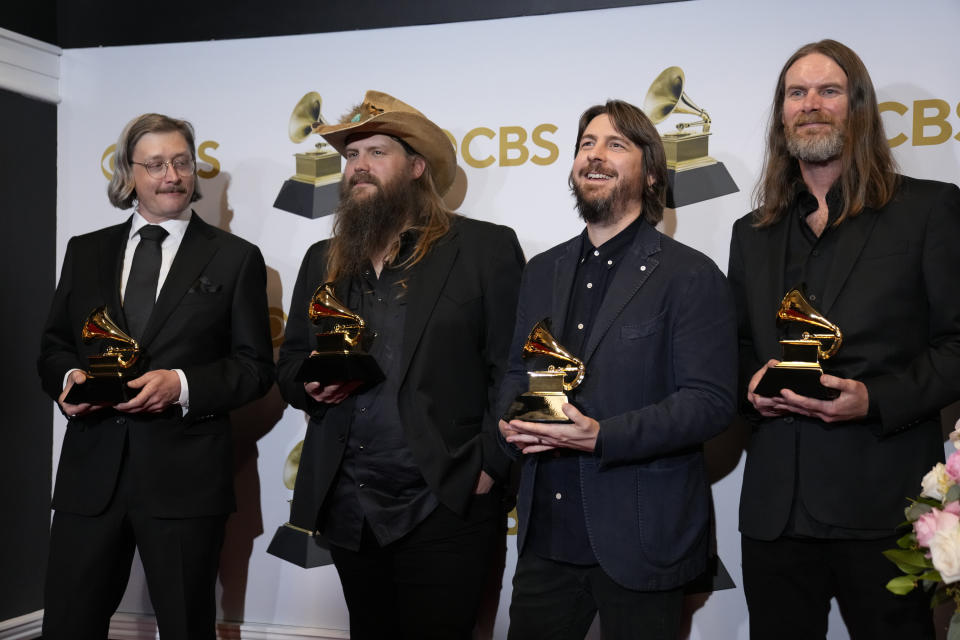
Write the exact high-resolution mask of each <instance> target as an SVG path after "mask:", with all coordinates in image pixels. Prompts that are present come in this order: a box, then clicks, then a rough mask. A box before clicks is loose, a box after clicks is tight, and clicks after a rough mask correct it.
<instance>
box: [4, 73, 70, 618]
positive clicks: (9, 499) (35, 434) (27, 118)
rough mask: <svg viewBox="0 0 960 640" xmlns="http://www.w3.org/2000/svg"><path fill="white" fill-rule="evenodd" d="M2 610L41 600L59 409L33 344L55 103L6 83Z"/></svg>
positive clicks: (52, 166)
mask: <svg viewBox="0 0 960 640" xmlns="http://www.w3.org/2000/svg"><path fill="white" fill-rule="evenodd" d="M0 114H3V117H2V118H0V139H2V140H3V144H0V167H2V170H0V203H2V204H0V211H2V212H3V217H2V220H3V227H2V228H3V230H4V232H3V233H0V301H2V303H0V309H2V313H3V319H2V324H0V327H2V329H0V336H2V337H0V354H2V364H0V400H2V406H3V409H2V411H0V487H2V491H0V567H2V569H0V574H2V576H3V577H2V578H0V620H8V619H10V618H15V617H17V616H21V615H23V614H26V613H30V612H33V611H36V610H38V609H42V608H43V575H44V571H45V568H46V563H47V540H48V532H49V524H50V470H51V451H52V431H53V417H52V408H51V404H50V399H49V398H47V397H46V396H45V395H44V394H43V393H42V392H41V391H40V381H39V379H38V377H37V366H36V361H37V351H38V347H39V342H40V330H41V327H42V326H43V323H44V321H45V320H46V314H47V310H48V307H49V305H50V299H51V297H52V296H53V288H54V284H55V278H56V274H55V270H56V242H57V109H56V106H54V105H52V104H49V103H45V102H40V101H37V100H34V99H31V98H26V97H24V96H21V95H19V94H15V93H10V92H8V91H4V90H0Z"/></svg>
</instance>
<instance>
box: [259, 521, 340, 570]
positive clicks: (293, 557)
mask: <svg viewBox="0 0 960 640" xmlns="http://www.w3.org/2000/svg"><path fill="white" fill-rule="evenodd" d="M267 553H269V554H270V555H272V556H276V557H278V558H280V559H281V560H286V561H287V562H289V563H291V564H295V565H297V566H298V567H303V568H304V569H312V568H314V567H322V566H324V565H328V564H333V558H332V557H331V556H330V550H329V549H327V548H326V547H322V546H320V541H319V539H317V537H316V536H315V535H313V534H312V533H310V532H309V531H307V530H306V529H301V528H300V527H295V526H293V525H292V524H290V523H289V522H287V523H285V524H283V525H281V526H279V527H277V532H276V533H275V534H273V539H272V540H271V541H270V546H268V547H267Z"/></svg>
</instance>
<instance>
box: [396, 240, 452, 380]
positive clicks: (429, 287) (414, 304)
mask: <svg viewBox="0 0 960 640" xmlns="http://www.w3.org/2000/svg"><path fill="white" fill-rule="evenodd" d="M457 235H458V232H457V227H456V222H455V221H454V223H453V226H451V228H450V231H449V232H448V233H447V235H446V236H444V237H443V238H441V239H440V240H438V241H437V242H436V244H434V246H433V247H432V248H431V249H430V251H429V253H427V255H426V256H425V257H424V258H423V259H422V260H420V262H418V263H417V264H415V265H414V266H412V267H411V268H410V275H409V277H408V278H407V314H406V319H405V320H404V326H403V352H402V353H401V355H400V358H401V359H400V371H401V375H400V379H401V380H403V378H405V377H406V375H407V369H408V368H409V367H410V361H411V360H412V359H413V354H414V352H415V351H416V349H417V345H418V344H419V343H420V339H421V338H422V336H423V331H424V329H425V328H426V326H427V321H428V320H429V319H430V316H431V315H432V314H433V309H434V307H435V306H436V304H437V300H438V299H439V298H440V293H441V292H442V291H443V287H444V285H445V284H446V282H447V278H448V277H449V276H450V271H451V270H452V268H453V263H454V261H455V260H456V258H457V254H458V253H460V247H459V244H458V243H457V242H456V238H457Z"/></svg>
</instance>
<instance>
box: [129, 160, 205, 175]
mask: <svg viewBox="0 0 960 640" xmlns="http://www.w3.org/2000/svg"><path fill="white" fill-rule="evenodd" d="M131 162H132V161H131ZM132 163H133V164H138V165H140V166H141V167H143V168H144V169H146V170H147V173H148V174H149V175H150V177H151V178H162V177H164V176H165V175H167V167H173V170H174V171H176V172H177V175H179V176H180V177H181V178H186V177H187V176H192V175H193V170H194V169H195V168H196V163H195V162H194V161H193V158H174V159H173V160H162V161H161V160H152V161H150V162H132Z"/></svg>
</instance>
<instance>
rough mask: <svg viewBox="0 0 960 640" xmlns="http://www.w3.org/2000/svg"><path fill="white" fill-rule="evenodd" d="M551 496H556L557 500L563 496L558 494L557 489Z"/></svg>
mask: <svg viewBox="0 0 960 640" xmlns="http://www.w3.org/2000/svg"><path fill="white" fill-rule="evenodd" d="M553 497H554V498H556V499H557V500H559V499H560V498H562V497H563V496H562V495H560V492H559V491H557V492H556V493H555V494H554V495H553Z"/></svg>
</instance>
